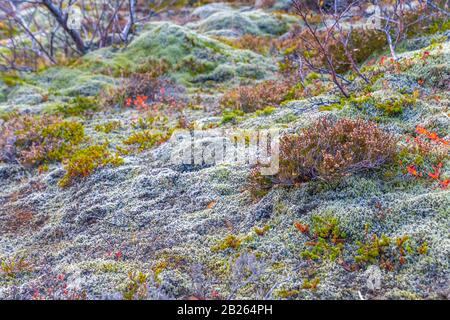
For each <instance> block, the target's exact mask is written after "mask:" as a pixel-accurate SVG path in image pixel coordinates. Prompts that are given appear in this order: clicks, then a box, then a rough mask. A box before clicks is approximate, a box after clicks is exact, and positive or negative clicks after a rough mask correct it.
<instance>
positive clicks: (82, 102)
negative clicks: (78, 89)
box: [56, 96, 99, 117]
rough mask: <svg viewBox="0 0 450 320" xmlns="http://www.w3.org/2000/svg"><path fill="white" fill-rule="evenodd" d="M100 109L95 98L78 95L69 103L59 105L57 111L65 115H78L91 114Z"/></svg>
mask: <svg viewBox="0 0 450 320" xmlns="http://www.w3.org/2000/svg"><path fill="white" fill-rule="evenodd" d="M98 109H99V108H98V102H97V101H96V99H95V98H93V97H82V96H78V97H76V98H74V99H73V100H72V101H71V102H70V103H68V104H63V105H59V106H58V108H57V109H56V112H57V114H60V115H61V116H63V117H78V116H86V115H90V114H91V113H93V112H95V111H98Z"/></svg>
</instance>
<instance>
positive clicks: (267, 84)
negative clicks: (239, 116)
mask: <svg viewBox="0 0 450 320" xmlns="http://www.w3.org/2000/svg"><path fill="white" fill-rule="evenodd" d="M290 88H291V87H290V86H289V85H288V84H287V83H285V82H278V81H273V80H268V81H264V82H261V83H259V84H257V85H255V86H240V87H237V88H234V89H232V90H230V91H228V92H227V93H225V95H224V96H223V97H222V99H221V101H220V104H221V106H222V107H223V108H228V109H232V110H240V111H243V112H245V113H249V112H254V111H256V110H261V109H264V108H265V107H267V106H268V105H278V104H280V103H281V102H283V101H284V100H285V98H286V95H287V94H288V92H289V89H290Z"/></svg>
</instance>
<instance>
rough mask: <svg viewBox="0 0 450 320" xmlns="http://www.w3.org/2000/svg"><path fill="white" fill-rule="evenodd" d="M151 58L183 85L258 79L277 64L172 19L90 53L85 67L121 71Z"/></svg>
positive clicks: (85, 58) (141, 64) (142, 65)
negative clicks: (121, 44)
mask: <svg viewBox="0 0 450 320" xmlns="http://www.w3.org/2000/svg"><path fill="white" fill-rule="evenodd" d="M151 59H153V61H155V60H156V61H158V60H161V61H164V62H166V63H168V64H169V65H170V68H171V70H170V76H171V77H172V78H173V80H175V81H176V82H178V83H180V84H184V85H189V84H192V83H195V82H199V81H200V82H202V81H204V80H212V81H215V82H224V81H227V80H229V79H231V78H232V77H233V79H234V80H236V81H240V80H241V79H242V78H250V79H259V78H263V77H267V76H270V75H271V74H272V73H273V72H274V71H275V70H276V68H277V67H276V65H275V63H273V62H271V61H269V60H267V59H266V58H264V57H262V56H259V55H257V54H255V53H253V52H250V51H247V50H236V49H233V48H231V47H229V46H227V45H225V44H223V43H221V42H219V41H217V40H214V39H211V38H208V37H206V36H204V35H200V34H198V33H197V32H195V31H192V30H189V29H187V28H184V27H182V26H178V25H175V24H173V23H170V22H155V23H150V24H148V25H147V26H145V28H144V31H143V32H142V34H140V35H139V36H138V37H137V38H136V39H135V40H134V41H133V42H132V43H131V44H130V45H129V46H128V47H127V48H125V49H121V50H115V49H103V50H98V51H95V52H92V53H90V54H88V55H87V56H86V57H84V59H83V62H82V67H84V68H86V69H90V70H91V72H105V70H112V71H113V72H114V73H119V74H120V72H123V73H127V72H129V70H130V69H131V70H132V69H133V67H135V66H141V67H144V68H145V64H146V63H149V61H150V60H151ZM255 66H258V67H257V68H256V67H255Z"/></svg>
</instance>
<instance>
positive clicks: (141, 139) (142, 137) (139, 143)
mask: <svg viewBox="0 0 450 320" xmlns="http://www.w3.org/2000/svg"><path fill="white" fill-rule="evenodd" d="M170 136H171V132H162V131H154V130H144V131H139V132H136V133H133V134H132V135H131V136H129V137H128V138H127V139H125V140H124V141H123V143H124V144H126V145H130V146H133V147H135V148H136V149H137V151H139V152H142V151H144V150H147V149H150V148H152V147H154V146H155V145H158V144H161V143H163V142H165V141H167V140H168V139H170Z"/></svg>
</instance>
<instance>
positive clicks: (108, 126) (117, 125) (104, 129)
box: [94, 121, 122, 133]
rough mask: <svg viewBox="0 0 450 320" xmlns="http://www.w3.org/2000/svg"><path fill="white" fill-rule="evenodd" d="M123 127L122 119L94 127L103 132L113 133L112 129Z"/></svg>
mask: <svg viewBox="0 0 450 320" xmlns="http://www.w3.org/2000/svg"><path fill="white" fill-rule="evenodd" d="M121 127H122V122H120V121H110V122H107V123H105V124H98V125H96V126H95V127H94V129H95V131H98V132H103V133H111V132H112V131H115V130H118V129H120V128H121Z"/></svg>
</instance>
